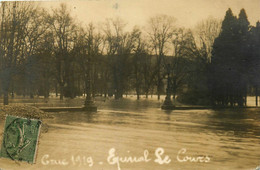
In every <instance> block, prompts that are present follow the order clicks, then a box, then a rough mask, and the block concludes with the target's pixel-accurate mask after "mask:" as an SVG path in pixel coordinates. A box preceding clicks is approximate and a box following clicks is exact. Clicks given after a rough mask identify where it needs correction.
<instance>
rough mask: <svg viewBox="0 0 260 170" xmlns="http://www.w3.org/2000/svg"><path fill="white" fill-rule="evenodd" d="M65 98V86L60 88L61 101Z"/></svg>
mask: <svg viewBox="0 0 260 170" xmlns="http://www.w3.org/2000/svg"><path fill="white" fill-rule="evenodd" d="M63 96H64V86H60V100H63Z"/></svg>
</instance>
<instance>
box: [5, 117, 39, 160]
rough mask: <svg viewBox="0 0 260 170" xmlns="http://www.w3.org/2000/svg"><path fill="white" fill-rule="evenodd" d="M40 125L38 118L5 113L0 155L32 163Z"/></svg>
mask: <svg viewBox="0 0 260 170" xmlns="http://www.w3.org/2000/svg"><path fill="white" fill-rule="evenodd" d="M40 127H41V121H40V120H37V119H26V118H20V117H15V116H10V115H7V116H6V120H5V126H4V134H3V141H2V147H1V152H0V156H1V157H4V158H9V159H12V160H19V161H26V162H29V163H34V162H35V157H36V150H37V143H38V137H39V133H40Z"/></svg>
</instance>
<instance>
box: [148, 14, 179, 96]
mask: <svg viewBox="0 0 260 170" xmlns="http://www.w3.org/2000/svg"><path fill="white" fill-rule="evenodd" d="M175 21H176V19H175V18H173V17H170V16H167V15H158V16H156V17H152V18H150V20H149V23H148V24H149V25H148V26H149V28H148V29H149V31H148V35H149V39H150V41H151V46H152V50H153V52H154V54H155V55H156V58H157V69H156V70H157V95H158V100H159V99H160V93H161V88H162V69H161V68H162V60H163V57H164V56H165V55H166V54H167V47H168V44H170V43H171V38H172V36H173V33H174V32H175V25H174V24H175Z"/></svg>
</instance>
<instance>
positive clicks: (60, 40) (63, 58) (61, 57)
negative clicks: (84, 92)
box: [48, 4, 76, 100]
mask: <svg viewBox="0 0 260 170" xmlns="http://www.w3.org/2000/svg"><path fill="white" fill-rule="evenodd" d="M48 23H49V25H50V26H51V30H52V33H53V36H54V46H55V48H54V53H55V65H56V71H57V72H56V73H57V74H56V79H57V81H58V84H59V88H60V99H61V100H62V99H63V96H64V92H65V89H68V90H69V89H72V88H71V87H70V86H71V85H72V84H71V81H69V78H70V71H71V62H72V60H73V56H71V55H70V52H71V51H72V49H73V47H74V45H73V44H74V38H75V36H76V35H75V33H76V25H75V23H74V20H73V18H72V17H71V16H70V13H69V10H68V9H67V6H66V5H65V4H61V5H60V8H59V9H54V10H53V11H52V14H51V15H49V20H48ZM68 93H69V94H68V95H69V96H70V95H71V94H70V91H69V92H68Z"/></svg>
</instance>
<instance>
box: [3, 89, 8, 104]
mask: <svg viewBox="0 0 260 170" xmlns="http://www.w3.org/2000/svg"><path fill="white" fill-rule="evenodd" d="M4 105H8V91H6V90H5V91H4Z"/></svg>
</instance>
